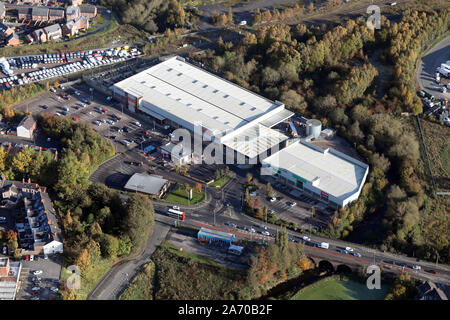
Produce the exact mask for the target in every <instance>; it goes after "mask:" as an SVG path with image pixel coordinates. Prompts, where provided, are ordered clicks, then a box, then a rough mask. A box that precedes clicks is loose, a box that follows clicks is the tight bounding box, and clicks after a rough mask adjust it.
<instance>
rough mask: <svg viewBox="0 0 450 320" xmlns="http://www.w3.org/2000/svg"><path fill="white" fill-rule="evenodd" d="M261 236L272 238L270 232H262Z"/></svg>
mask: <svg viewBox="0 0 450 320" xmlns="http://www.w3.org/2000/svg"><path fill="white" fill-rule="evenodd" d="M261 234H262V235H265V236H270V233H269V232H268V231H263V232H261Z"/></svg>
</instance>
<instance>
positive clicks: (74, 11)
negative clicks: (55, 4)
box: [66, 6, 80, 21]
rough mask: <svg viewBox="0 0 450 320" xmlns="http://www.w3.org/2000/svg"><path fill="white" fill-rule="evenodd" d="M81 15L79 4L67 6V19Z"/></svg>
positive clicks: (73, 18)
mask: <svg viewBox="0 0 450 320" xmlns="http://www.w3.org/2000/svg"><path fill="white" fill-rule="evenodd" d="M79 16H80V8H79V7H77V6H69V7H67V8H66V20H67V21H69V20H75V19H76V18H78V17H79Z"/></svg>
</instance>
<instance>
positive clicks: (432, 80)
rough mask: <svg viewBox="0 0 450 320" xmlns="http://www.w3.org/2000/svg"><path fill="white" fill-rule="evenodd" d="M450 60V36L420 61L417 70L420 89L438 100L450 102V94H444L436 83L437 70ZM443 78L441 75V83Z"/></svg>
mask: <svg viewBox="0 0 450 320" xmlns="http://www.w3.org/2000/svg"><path fill="white" fill-rule="evenodd" d="M448 60H450V36H448V37H447V38H445V39H444V40H442V41H441V42H439V43H438V44H437V45H436V46H434V47H433V48H432V49H431V50H430V51H429V52H428V53H427V54H426V55H425V56H424V57H423V58H422V60H421V61H420V64H419V66H418V68H417V82H418V83H419V86H420V89H422V90H425V91H427V92H429V93H431V94H432V95H434V97H435V98H436V99H440V98H447V99H449V100H450V93H449V92H447V93H442V91H441V90H440V88H441V87H442V86H441V85H439V84H437V83H436V68H438V67H440V65H441V63H445V62H446V61H448ZM442 78H443V76H442V75H441V81H442Z"/></svg>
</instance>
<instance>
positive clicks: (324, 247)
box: [320, 242, 330, 249]
mask: <svg viewBox="0 0 450 320" xmlns="http://www.w3.org/2000/svg"><path fill="white" fill-rule="evenodd" d="M320 247H321V248H322V249H328V248H329V247H330V244H329V243H328V242H321V243H320Z"/></svg>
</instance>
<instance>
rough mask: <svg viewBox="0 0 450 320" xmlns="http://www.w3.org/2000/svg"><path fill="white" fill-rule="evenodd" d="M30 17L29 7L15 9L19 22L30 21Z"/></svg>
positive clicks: (30, 10)
mask: <svg viewBox="0 0 450 320" xmlns="http://www.w3.org/2000/svg"><path fill="white" fill-rule="evenodd" d="M32 16H33V15H32V9H31V7H20V8H18V9H17V17H18V19H19V20H20V21H25V20H31V18H32Z"/></svg>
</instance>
